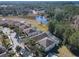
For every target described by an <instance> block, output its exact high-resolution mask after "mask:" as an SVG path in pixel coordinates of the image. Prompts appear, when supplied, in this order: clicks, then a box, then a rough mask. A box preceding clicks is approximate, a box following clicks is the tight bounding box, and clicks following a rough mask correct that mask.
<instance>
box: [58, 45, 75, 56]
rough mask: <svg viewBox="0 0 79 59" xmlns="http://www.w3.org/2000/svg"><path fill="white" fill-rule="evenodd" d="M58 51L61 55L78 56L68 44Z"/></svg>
mask: <svg viewBox="0 0 79 59" xmlns="http://www.w3.org/2000/svg"><path fill="white" fill-rule="evenodd" d="M58 52H59V54H58V56H59V57H76V56H75V55H74V54H72V52H70V50H69V49H68V48H67V47H66V46H62V47H61V48H59V50H58Z"/></svg>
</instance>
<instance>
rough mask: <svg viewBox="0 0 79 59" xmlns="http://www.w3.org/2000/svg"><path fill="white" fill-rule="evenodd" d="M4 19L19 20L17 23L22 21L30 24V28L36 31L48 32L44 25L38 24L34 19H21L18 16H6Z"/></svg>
mask: <svg viewBox="0 0 79 59" xmlns="http://www.w3.org/2000/svg"><path fill="white" fill-rule="evenodd" d="M1 18H2V17H1ZM5 18H6V19H9V20H19V21H21V20H24V21H26V23H29V24H31V25H32V26H34V27H36V28H37V29H39V30H41V31H44V32H47V31H48V27H47V26H46V25H43V24H39V23H38V22H37V21H36V20H35V19H28V18H21V17H18V16H8V17H5Z"/></svg>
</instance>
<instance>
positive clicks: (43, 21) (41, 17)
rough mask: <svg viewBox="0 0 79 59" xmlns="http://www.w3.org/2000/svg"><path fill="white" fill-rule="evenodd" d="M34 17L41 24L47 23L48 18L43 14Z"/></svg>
mask: <svg viewBox="0 0 79 59" xmlns="http://www.w3.org/2000/svg"><path fill="white" fill-rule="evenodd" d="M35 19H36V21H38V22H40V23H42V24H48V20H47V18H45V17H44V16H36V17H35Z"/></svg>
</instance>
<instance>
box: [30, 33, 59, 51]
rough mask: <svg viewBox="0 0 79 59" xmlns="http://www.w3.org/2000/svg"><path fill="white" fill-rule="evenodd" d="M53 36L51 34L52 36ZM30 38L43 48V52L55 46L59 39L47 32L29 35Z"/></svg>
mask: <svg viewBox="0 0 79 59" xmlns="http://www.w3.org/2000/svg"><path fill="white" fill-rule="evenodd" d="M52 37H53V36H52ZM30 38H31V39H33V40H35V41H36V42H37V43H39V44H40V45H41V46H43V48H44V49H45V52H47V51H50V50H51V49H52V48H54V47H55V46H58V44H59V40H57V39H56V38H51V37H49V36H48V35H47V33H41V34H38V35H36V36H33V37H30Z"/></svg>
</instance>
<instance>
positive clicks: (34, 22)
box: [28, 20, 48, 32]
mask: <svg viewBox="0 0 79 59" xmlns="http://www.w3.org/2000/svg"><path fill="white" fill-rule="evenodd" d="M28 21H29V22H30V24H32V25H33V26H35V27H36V28H38V29H39V30H41V31H44V32H47V31H48V27H47V26H46V25H44V24H39V23H38V22H37V21H35V20H28Z"/></svg>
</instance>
